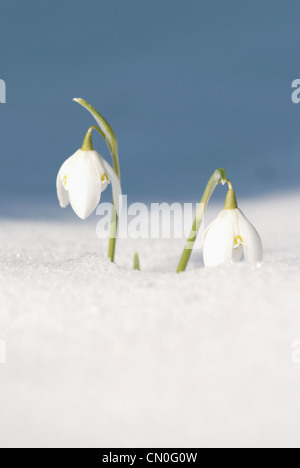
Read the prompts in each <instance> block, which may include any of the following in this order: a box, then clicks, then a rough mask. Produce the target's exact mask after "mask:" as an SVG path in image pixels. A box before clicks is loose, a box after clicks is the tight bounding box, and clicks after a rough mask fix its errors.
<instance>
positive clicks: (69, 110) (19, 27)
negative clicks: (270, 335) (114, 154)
mask: <svg viewBox="0 0 300 468" xmlns="http://www.w3.org/2000/svg"><path fill="white" fill-rule="evenodd" d="M0 17H1V19H0V22H1V28H0V78H2V79H4V80H5V81H6V85H7V104H0V152H1V171H0V193H1V197H5V196H8V195H10V194H14V195H15V196H21V197H26V196H37V197H39V198H49V199H51V198H52V199H53V200H55V197H56V193H55V179H56V174H57V171H58V169H59V167H60V165H61V164H62V162H63V161H64V160H65V159H66V158H67V157H68V156H70V155H71V154H72V153H73V152H74V151H75V150H76V149H77V148H79V147H80V145H81V143H82V139H83V137H84V133H85V131H86V129H87V128H88V127H89V126H90V125H91V124H92V123H93V120H92V118H91V117H90V115H89V114H88V113H87V112H86V111H85V110H84V109H82V108H81V107H80V106H78V105H77V104H75V103H73V102H72V98H73V97H75V96H76V97H83V98H85V99H86V100H88V101H89V102H91V103H92V104H93V105H94V106H95V107H97V108H98V109H99V110H100V112H101V113H102V114H103V115H104V116H105V117H106V119H107V120H108V121H109V122H110V123H111V125H112V126H113V128H114V130H115V133H116V135H117V137H118V140H119V147H120V162H121V170H122V182H123V184H122V185H123V190H124V192H125V193H127V194H128V195H129V199H130V200H136V199H138V200H139V201H143V200H153V201H157V200H178V201H180V200H190V201H194V200H195V201H196V200H198V199H199V196H200V195H201V193H202V190H203V188H204V184H205V182H206V181H207V179H208V177H209V176H210V175H211V173H212V171H213V170H214V169H216V168H218V167H219V166H225V167H226V168H227V171H228V175H229V176H230V178H231V179H232V180H233V182H234V185H235V186H236V188H237V189H238V190H239V193H240V194H242V195H244V196H248V195H253V194H255V195H256V194H258V195H259V194H262V193H272V192H277V191H280V190H289V189H296V188H297V187H299V175H298V174H299V170H300V163H299V151H300V104H299V105H295V104H293V103H292V101H291V93H292V89H291V83H292V81H293V80H294V79H296V78H300V62H299V39H300V2H299V1H296V0H295V1H289V0H287V1H285V2H282V1H277V0H260V1H258V0H252V1H251V2H248V1H241V0H239V1H233V0H227V1H226V2H225V1H222V0H218V1H213V0H209V1H208V0H207V1H201V0H185V1H183V0H151V1H147V2H146V1H143V0H126V1H125V0H110V1H109V2H108V1H105V2H104V1H102V0H98V1H91V0H85V1H81V0H72V1H69V0H64V1H61V0H60V1H57V0H52V1H51V2H48V1H47V2H45V1H41V0H39V1H33V0H26V2H25V1H24V2H21V1H16V0H1V7H0ZM94 143H95V146H96V147H97V148H98V149H99V151H100V152H101V153H102V154H103V156H106V157H107V158H109V153H108V150H107V149H106V147H105V144H104V143H102V142H101V140H100V138H99V137H98V136H97V135H95V137H94Z"/></svg>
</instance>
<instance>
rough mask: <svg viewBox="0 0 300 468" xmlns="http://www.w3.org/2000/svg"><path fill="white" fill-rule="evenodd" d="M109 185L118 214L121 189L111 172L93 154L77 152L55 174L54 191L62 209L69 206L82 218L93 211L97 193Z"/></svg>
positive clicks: (103, 161)
mask: <svg viewBox="0 0 300 468" xmlns="http://www.w3.org/2000/svg"><path fill="white" fill-rule="evenodd" d="M109 183H111V185H112V193H113V201H114V205H115V207H116V211H117V213H118V214H119V212H120V202H121V196H122V190H121V184H120V180H119V178H118V176H117V175H116V173H115V171H114V169H113V168H112V167H111V166H110V165H109V164H108V162H107V161H105V159H104V158H102V156H100V154H99V153H98V152H97V151H95V150H89V151H85V150H82V149H80V150H78V151H76V153H74V154H73V155H72V156H71V157H70V158H69V159H67V160H66V161H65V162H64V164H63V165H62V166H61V168H60V170H59V172H58V176H57V181H56V188H57V196H58V200H59V203H60V206H61V207H62V208H66V207H67V206H68V205H69V203H70V204H71V206H72V208H73V210H74V211H75V213H76V214H77V216H79V218H81V219H86V218H88V217H89V216H90V215H91V214H92V212H93V211H94V210H95V209H96V208H97V206H98V204H99V202H100V198H101V193H102V192H103V191H104V190H105V189H106V187H107V185H108V184H109Z"/></svg>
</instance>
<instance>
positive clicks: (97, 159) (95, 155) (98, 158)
mask: <svg viewBox="0 0 300 468" xmlns="http://www.w3.org/2000/svg"><path fill="white" fill-rule="evenodd" d="M89 153H90V157H91V158H92V160H93V161H94V163H95V165H96V167H97V168H98V172H99V177H100V180H101V192H104V190H105V189H106V187H107V186H108V184H109V182H108V180H102V177H103V175H105V169H104V167H103V163H102V161H103V158H102V156H100V154H99V153H98V152H97V151H94V150H93V151H89ZM106 175H107V174H106Z"/></svg>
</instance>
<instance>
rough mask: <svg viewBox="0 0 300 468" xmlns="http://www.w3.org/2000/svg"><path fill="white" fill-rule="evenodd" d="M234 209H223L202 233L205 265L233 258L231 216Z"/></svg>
mask: <svg viewBox="0 0 300 468" xmlns="http://www.w3.org/2000/svg"><path fill="white" fill-rule="evenodd" d="M233 211H235V210H223V211H221V213H220V214H219V216H218V217H217V218H216V219H215V221H213V222H212V223H211V224H210V225H209V226H208V228H207V229H206V231H205V233H204V242H203V260H204V264H205V266H209V267H210V266H216V265H220V264H222V263H228V262H231V261H232V260H233V240H234V231H233V217H234V216H236V215H235V214H234V213H232V212H233Z"/></svg>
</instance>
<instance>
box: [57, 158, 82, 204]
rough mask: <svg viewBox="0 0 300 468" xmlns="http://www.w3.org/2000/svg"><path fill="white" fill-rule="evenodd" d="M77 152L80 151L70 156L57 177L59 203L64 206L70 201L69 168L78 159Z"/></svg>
mask: <svg viewBox="0 0 300 468" xmlns="http://www.w3.org/2000/svg"><path fill="white" fill-rule="evenodd" d="M77 154H78V151H76V153H74V154H73V155H72V156H70V157H69V158H68V159H67V160H66V161H65V162H64V163H63V165H62V166H61V168H60V169H59V171H58V175H57V179H56V190H57V197H58V200H59V204H60V206H61V207H62V208H66V207H67V206H68V204H69V203H70V201H69V195H68V169H69V167H70V166H71V165H72V162H73V161H74V160H76V155H77Z"/></svg>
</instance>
